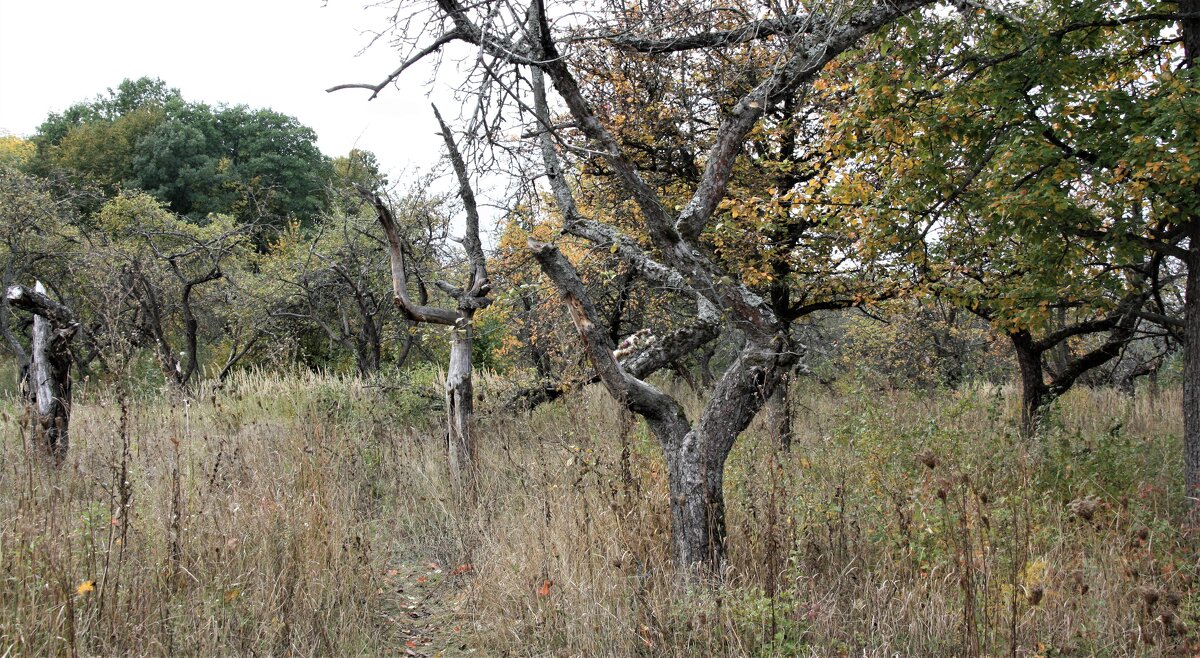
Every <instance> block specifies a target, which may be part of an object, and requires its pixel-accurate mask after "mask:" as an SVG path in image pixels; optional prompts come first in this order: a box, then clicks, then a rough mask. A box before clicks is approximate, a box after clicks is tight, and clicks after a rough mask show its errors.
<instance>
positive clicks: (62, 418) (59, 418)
mask: <svg viewBox="0 0 1200 658" xmlns="http://www.w3.org/2000/svg"><path fill="white" fill-rule="evenodd" d="M7 296H8V302H9V304H11V305H13V306H15V307H17V308H22V309H25V310H27V311H30V312H32V313H33V314H34V316H33V336H32V340H31V342H30V349H29V368H28V370H26V379H25V382H24V383H23V384H24V388H25V392H26V395H27V399H28V401H29V404H30V408H31V409H32V411H33V414H32V423H31V426H32V432H31V434H32V435H31V437H30V439H31V441H32V442H33V445H34V446H35V447H37V448H38V449H40V450H43V451H45V452H46V453H47V454H48V455H49V456H50V457H51V458H53V459H54V461H55V462H57V463H61V462H62V461H63V460H64V459H65V458H66V456H67V448H68V446H69V445H70V433H69V430H70V424H71V350H70V342H71V338H73V337H74V336H75V333H76V331H78V329H79V324H78V323H77V322H76V321H75V317H74V314H73V313H71V311H70V310H69V309H68V308H67V307H66V306H63V305H62V304H59V303H58V302H55V301H54V300H52V299H50V298H49V297H47V296H46V289H45V288H44V287H43V286H42V284H41V282H40V281H39V282H38V283H37V285H35V286H34V289H33V290H32V291H30V290H27V289H25V288H23V287H21V286H12V287H10V288H9V289H8V291H7Z"/></svg>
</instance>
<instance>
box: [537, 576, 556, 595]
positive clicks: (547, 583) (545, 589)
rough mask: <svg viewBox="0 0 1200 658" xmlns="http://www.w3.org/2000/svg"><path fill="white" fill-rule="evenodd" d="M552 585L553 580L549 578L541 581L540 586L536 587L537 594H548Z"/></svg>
mask: <svg viewBox="0 0 1200 658" xmlns="http://www.w3.org/2000/svg"><path fill="white" fill-rule="evenodd" d="M552 585H554V581H553V580H550V579H549V578H547V579H545V580H543V581H542V586H541V587H539V588H538V590H537V595H538V596H550V587H551V586H552Z"/></svg>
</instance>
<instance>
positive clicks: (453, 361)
mask: <svg viewBox="0 0 1200 658" xmlns="http://www.w3.org/2000/svg"><path fill="white" fill-rule="evenodd" d="M451 334H452V336H453V338H452V342H451V344H450V366H449V367H448V368H447V370H446V421H447V422H446V452H447V455H448V457H449V460H448V461H449V463H450V481H451V482H454V483H465V482H467V481H468V480H469V479H470V478H471V477H472V470H471V469H472V464H473V463H474V462H475V442H474V441H473V440H472V436H471V412H472V410H473V403H472V400H473V399H474V398H473V397H472V395H473V394H472V382H471V341H472V335H471V334H472V328H471V315H470V314H469V313H465V312H464V313H463V314H462V320H461V321H460V323H459V324H458V325H457V326H455V327H454V329H453V330H452V331H451ZM467 489H468V488H467V487H463V490H467Z"/></svg>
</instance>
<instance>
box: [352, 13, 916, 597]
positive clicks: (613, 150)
mask: <svg viewBox="0 0 1200 658" xmlns="http://www.w3.org/2000/svg"><path fill="white" fill-rule="evenodd" d="M931 2H932V0H891V1H880V2H864V3H857V4H855V3H844V4H843V3H835V4H834V5H833V6H831V7H828V8H826V9H825V10H823V11H816V10H814V11H812V12H808V11H805V10H790V11H785V10H781V9H778V8H777V9H776V14H777V15H776V16H774V17H772V18H767V19H760V20H744V23H743V24H742V25H740V26H737V27H733V28H729V29H716V30H714V29H712V27H711V26H712V25H713V16H714V15H715V14H718V13H721V11H722V10H721V9H720V8H717V7H708V8H707V9H706V8H705V7H707V5H705V6H704V7H701V6H700V4H701V3H698V4H697V5H695V6H691V5H687V4H686V3H684V4H679V5H677V4H672V5H671V6H670V8H669V9H671V10H676V11H674V12H672V11H670V10H668V9H662V10H661V11H659V10H656V11H652V12H645V13H644V14H640V15H639V16H638V17H637V19H636V20H631V21H626V22H624V23H621V22H618V23H616V24H609V23H608V22H606V21H605V20H603V18H602V17H591V18H592V19H593V20H592V24H599V25H601V26H602V27H601V28H599V29H593V30H592V31H591V32H590V33H588V34H582V33H581V32H579V31H574V32H568V33H567V34H556V33H555V31H554V30H553V29H552V26H551V20H550V17H549V12H548V10H547V8H546V6H545V3H544V2H543V0H533V2H532V4H531V5H530V6H529V7H528V8H527V9H521V8H517V7H513V6H512V5H509V4H507V3H504V2H483V3H475V4H472V5H464V4H462V3H460V2H458V0H437V2H436V5H435V6H432V7H429V6H427V5H422V6H423V7H428V14H427V17H428V23H427V24H426V26H425V28H426V29H425V31H424V33H425V34H428V35H430V36H432V39H433V40H432V42H429V41H426V42H425V43H424V44H422V45H420V46H419V47H418V46H417V45H416V42H412V43H413V44H414V48H413V51H412V52H411V55H410V56H409V57H408V58H407V59H406V61H405V62H404V64H403V65H402V66H401V67H400V68H399V69H397V71H395V72H394V73H393V74H392V75H391V76H389V77H388V78H387V79H386V80H385V81H384V82H383V83H381V84H375V85H345V86H342V88H345V87H365V88H368V89H371V90H373V91H374V92H375V93H378V92H379V91H380V90H381V89H383V88H384V87H385V86H386V85H387V84H388V83H389V82H391V81H392V80H394V79H395V78H396V76H398V75H400V74H401V73H402V72H403V70H404V69H405V68H407V67H408V66H410V65H411V64H412V63H414V62H416V61H419V60H420V59H421V58H423V57H426V56H428V55H430V54H433V53H436V52H440V51H441V49H442V48H444V47H445V46H447V44H450V43H452V42H465V43H468V44H470V45H471V46H472V47H474V48H475V49H477V51H478V53H479V55H478V58H477V64H476V67H475V69H474V74H473V75H474V76H475V78H473V79H474V80H477V81H480V82H486V83H487V84H486V86H481V87H478V88H477V89H476V90H475V92H476V98H477V99H478V103H477V107H478V108H482V109H479V110H477V111H476V113H475V117H476V124H477V125H478V128H479V130H481V131H483V130H494V126H495V124H496V122H497V120H496V119H495V117H497V116H499V115H498V114H497V113H495V112H493V113H492V114H489V113H488V112H487V109H486V108H487V107H489V106H494V105H495V104H496V103H497V102H498V101H497V100H496V99H505V100H509V99H511V100H509V102H511V103H514V104H516V105H517V106H518V107H520V109H521V110H522V112H524V113H526V115H528V114H529V113H532V114H534V115H535V121H536V123H535V129H534V130H533V131H532V132H531V133H529V134H531V135H533V136H535V137H536V139H537V144H538V145H539V147H540V152H541V158H542V162H543V166H544V173H545V176H546V177H547V178H548V180H549V183H550V187H551V191H552V193H553V198H554V202H555V205H556V207H557V210H558V214H559V215H560V216H561V217H562V220H563V231H564V232H565V233H567V234H570V235H572V236H575V237H578V238H583V239H585V240H587V241H590V242H592V243H594V244H596V245H597V246H602V247H605V248H608V249H609V250H611V252H612V253H614V254H617V255H619V256H620V257H621V258H622V259H623V260H624V261H625V262H626V263H628V264H629V265H630V266H631V267H633V268H634V269H636V270H637V272H638V275H639V276H640V277H642V278H643V279H644V280H646V281H649V282H653V284H654V285H657V286H660V287H661V288H662V289H663V290H664V291H671V293H670V294H672V295H673V296H675V297H677V298H678V299H681V300H686V301H687V302H688V303H690V304H691V305H692V306H693V308H694V312H693V314H692V318H691V321H690V322H687V323H685V324H683V325H682V326H681V327H680V328H678V329H677V330H676V331H674V332H673V333H672V334H671V335H669V336H664V337H661V338H660V340H658V341H656V342H655V343H654V344H652V345H651V346H649V347H648V348H646V349H644V350H643V352H642V354H640V355H638V356H637V357H633V359H634V361H635V362H636V361H640V360H642V359H656V358H664V357H667V358H666V361H667V362H668V363H671V362H675V361H678V360H679V358H680V357H681V356H683V355H686V354H688V353H690V352H692V351H693V350H695V349H697V348H698V347H700V346H702V345H704V344H705V343H707V342H709V341H711V340H712V339H713V338H714V337H715V336H717V335H718V334H719V333H720V332H721V331H722V329H723V328H725V327H730V326H731V327H732V328H734V329H736V330H737V331H738V332H739V333H740V334H741V335H743V336H744V337H745V341H744V345H743V347H742V349H741V352H740V353H739V354H738V356H737V358H736V359H735V360H734V362H733V363H732V364H731V365H730V366H729V367H728V368H727V369H726V371H725V372H724V374H723V375H722V376H721V378H720V380H719V381H718V382H717V383H716V386H715V388H714V390H713V393H712V396H711V398H710V399H709V401H708V403H707V405H706V406H705V409H704V411H703V413H702V414H701V416H700V418H699V419H697V420H695V421H692V420H690V419H688V418H687V416H686V414H685V413H684V410H683V407H682V406H681V405H680V403H679V402H678V401H677V400H675V399H674V398H672V397H671V396H670V395H668V394H666V393H664V392H663V391H661V390H659V389H658V388H656V387H655V386H653V385H652V384H650V383H648V382H647V381H645V380H643V379H641V378H639V377H638V376H637V375H636V374H635V372H636V371H635V369H634V368H633V367H632V365H631V364H630V363H628V362H623V361H621V360H619V359H618V356H617V355H614V348H615V347H616V345H614V343H613V340H612V333H611V331H610V329H611V328H610V327H608V326H607V324H606V321H605V318H603V317H602V316H601V314H600V313H599V312H598V311H597V307H596V305H595V304H594V302H593V300H592V297H591V295H590V294H589V292H588V290H587V288H586V287H585V286H584V285H583V283H582V281H581V280H580V277H579V276H578V274H577V272H576V270H575V267H574V266H573V265H572V264H571V263H570V262H569V261H568V260H567V259H566V258H565V257H564V256H563V254H562V252H561V251H560V250H559V249H558V248H557V247H555V246H554V245H553V244H545V243H540V242H536V241H531V242H530V245H529V246H530V249H531V250H532V252H533V255H534V257H535V258H536V259H537V261H538V263H539V264H540V266H541V268H542V271H543V272H544V273H545V275H546V276H547V277H548V278H549V279H550V280H551V281H553V283H554V285H555V286H556V287H557V289H558V290H559V292H560V294H561V295H562V297H563V299H564V301H565V302H566V304H567V306H568V308H569V310H570V312H571V316H572V319H573V321H574V324H575V326H576V329H577V330H578V333H579V335H580V337H581V338H582V340H583V343H584V346H585V350H586V353H587V355H588V357H589V360H590V361H591V363H592V366H593V367H594V368H595V370H596V373H597V376H598V377H599V379H600V381H601V382H602V383H603V384H604V386H605V387H606V388H607V389H608V390H609V391H610V393H611V394H612V395H613V396H614V397H615V398H617V399H618V400H620V401H621V402H622V404H624V405H625V406H626V407H627V408H628V409H630V410H631V411H633V412H635V413H637V414H640V415H641V416H642V417H644V418H645V419H646V421H647V423H648V425H649V426H650V429H651V431H652V432H653V433H654V434H655V436H656V437H657V438H658V440H659V443H660V444H661V446H662V450H663V454H664V457H665V460H666V464H667V470H668V488H669V491H670V506H671V515H672V536H673V545H674V556H675V560H676V563H677V564H678V565H679V566H680V567H681V570H682V571H683V572H684V573H691V572H694V571H695V570H697V569H699V570H701V571H716V570H719V568H720V567H721V565H722V563H723V562H724V555H725V544H724V538H725V527H724V524H725V510H724V495H723V478H724V465H725V460H726V458H727V457H728V455H729V453H730V450H731V449H732V447H733V445H734V442H735V440H736V439H737V437H738V435H739V434H740V433H741V432H742V430H744V429H745V428H746V427H747V425H748V424H749V423H750V421H751V419H752V418H753V417H754V416H755V415H756V414H757V412H758V410H759V409H760V408H761V407H762V405H763V404H764V402H765V400H766V399H767V398H769V397H770V396H771V394H772V393H773V391H774V390H775V388H776V387H777V386H778V385H779V384H780V382H781V380H782V379H783V377H784V375H785V374H786V373H788V372H790V371H791V370H792V368H793V366H794V365H795V364H796V362H797V361H798V359H799V358H800V351H801V346H800V345H799V344H797V342H796V341H795V340H794V339H793V337H792V336H791V334H790V318H789V317H787V316H785V315H782V314H780V313H778V312H777V309H776V308H775V306H774V305H773V304H772V303H771V300H770V299H769V298H767V297H764V296H763V295H762V294H760V293H759V292H756V291H755V290H753V289H752V288H751V287H749V286H748V285H746V284H744V283H742V282H741V281H740V280H739V276H738V273H737V272H736V271H733V270H732V269H730V268H729V267H728V266H725V265H723V264H722V263H721V262H720V260H719V259H717V258H715V257H714V256H713V254H712V252H711V251H710V250H709V249H708V248H707V247H706V246H705V244H704V243H703V241H702V240H701V234H702V233H703V232H704V230H705V229H706V228H707V227H708V226H709V225H710V223H711V222H712V221H713V218H714V216H715V215H716V214H717V211H718V208H719V205H720V203H721V201H722V200H723V199H724V198H725V195H726V190H727V186H728V183H729V181H730V177H731V175H732V172H733V167H734V164H735V161H736V160H737V158H738V156H739V154H741V153H742V152H743V150H744V148H745V144H746V142H747V138H748V136H749V135H750V132H751V130H753V129H754V127H755V126H756V125H757V124H758V123H759V121H760V119H761V118H762V117H763V116H764V113H765V112H766V111H767V110H768V109H769V108H772V107H774V106H775V105H777V104H778V103H780V102H782V101H783V100H785V99H787V98H789V97H791V96H793V95H794V93H795V92H796V90H797V89H798V88H800V87H802V86H803V85H805V84H806V83H808V82H809V81H811V80H812V79H813V78H815V77H816V76H817V75H818V74H819V72H820V71H821V70H822V68H823V67H824V66H825V65H826V64H827V63H828V62H830V61H831V60H833V59H834V58H836V57H838V56H839V55H840V54H841V53H842V52H844V51H846V50H847V49H849V48H851V47H853V45H854V44H855V43H857V41H858V40H859V39H860V38H861V37H863V36H865V35H868V34H871V33H872V32H874V31H876V30H878V29H879V28H881V27H882V26H884V25H887V24H888V23H890V22H892V21H894V20H895V19H896V18H898V17H900V16H902V15H903V14H905V13H906V12H909V11H911V10H913V9H916V8H918V7H921V6H923V5H927V4H931ZM729 15H730V16H736V15H737V12H736V11H730V12H729ZM743 16H744V14H743ZM726 17H727V18H729V16H726ZM656 18H658V19H661V21H659V22H656V21H655V19H656ZM571 20H572V19H570V18H568V19H566V21H567V22H568V23H569V22H571ZM730 20H732V19H730ZM414 34H415V32H414ZM574 37H581V38H586V39H589V40H594V41H601V42H603V43H606V44H607V45H608V46H609V47H611V48H613V49H618V50H625V51H632V52H639V53H648V54H667V53H688V52H698V53H703V52H714V53H717V52H719V51H721V50H722V49H726V48H731V47H740V46H742V45H743V44H749V43H752V42H763V43H765V42H767V40H770V42H771V43H772V44H774V46H773V47H772V48H771V50H770V52H772V53H773V55H772V58H773V59H772V61H771V62H770V63H769V64H767V65H764V66H746V67H745V70H739V71H737V74H736V75H735V76H734V77H736V78H738V79H739V80H744V79H745V78H747V77H748V78H751V83H750V84H749V85H747V86H748V87H749V90H748V91H746V92H744V93H741V92H739V95H740V98H738V99H737V100H736V102H734V103H733V104H732V105H731V106H730V107H728V108H727V109H725V110H724V111H723V112H721V113H720V114H721V116H720V117H719V119H718V120H719V125H718V127H717V129H716V131H715V134H713V135H712V137H711V139H710V140H709V141H708V146H707V154H706V157H705V158H704V161H703V167H702V171H701V173H700V176H699V178H698V180H697V181H696V182H695V183H694V184H691V185H690V187H691V189H692V193H691V196H690V199H688V200H687V202H686V203H684V204H682V205H681V206H679V207H678V208H677V209H675V210H671V207H672V206H671V205H668V203H667V202H666V201H665V200H664V197H663V196H662V195H661V193H660V192H659V190H657V189H655V187H654V186H652V185H651V184H649V183H648V182H647V180H646V179H645V178H644V177H643V175H642V173H641V172H640V171H639V169H638V167H637V166H636V165H635V164H634V159H633V158H632V157H631V156H630V155H629V154H628V152H627V151H626V149H625V148H624V147H623V145H622V143H621V141H620V140H619V139H618V138H616V137H615V136H614V134H613V133H612V132H611V131H610V129H609V128H608V127H606V125H605V123H604V121H603V120H602V118H601V116H600V114H599V113H598V112H597V110H596V107H595V106H594V105H593V103H592V102H591V101H589V99H588V98H587V97H586V96H585V93H584V92H583V90H582V86H581V84H580V82H579V80H578V79H577V78H576V76H575V74H574V72H573V70H572V68H571V52H570V51H569V50H565V49H564V48H570V47H571V45H572V43H574ZM714 59H717V60H718V61H720V58H719V57H715V58H714ZM725 62H726V65H728V60H725ZM523 71H528V72H529V76H528V82H524V80H525V78H524V77H522V76H521V74H520V72H523ZM545 79H548V80H549V84H550V86H552V87H553V89H554V90H555V91H556V92H557V95H558V97H559V98H560V99H561V101H562V102H563V104H564V105H565V106H566V109H567V112H568V113H569V115H570V119H569V121H568V122H566V123H567V125H563V124H559V123H556V122H555V121H553V119H552V116H551V113H550V103H549V101H548V99H547V93H546V86H547V85H546V83H545V82H544V80H545ZM522 85H527V86H524V87H523V86H522ZM530 87H531V88H532V93H533V101H532V107H530V103H529V102H528V101H527V100H526V98H525V97H524V96H523V94H522V92H521V91H520V90H521V89H523V88H530ZM571 130H574V131H577V132H578V133H579V134H581V135H582V137H583V138H584V140H585V143H582V144H573V143H571V142H570V141H569V136H568V133H569V131H571ZM561 152H566V153H570V154H574V155H579V156H581V157H583V158H584V159H585V160H587V161H594V162H602V163H603V165H604V167H605V169H606V171H607V172H609V173H610V174H611V175H612V176H613V177H614V179H615V180H616V181H617V183H618V184H619V185H620V188H621V189H622V190H623V191H624V193H625V195H626V197H627V198H628V199H632V201H633V203H634V204H635V205H636V207H637V210H638V213H639V216H640V217H639V218H640V221H641V227H640V228H641V229H642V230H644V233H645V235H646V236H647V237H648V242H649V248H647V247H645V246H644V243H643V242H641V241H639V240H638V239H637V238H636V236H634V235H631V234H629V233H627V232H626V231H624V230H622V229H621V228H619V227H616V226H613V225H609V224H605V223H602V222H599V221H595V220H593V219H590V218H588V217H585V216H584V214H583V213H582V212H581V211H580V210H579V206H578V204H577V203H576V201H575V198H574V192H573V190H572V186H571V184H570V183H569V182H568V180H567V177H566V176H567V170H566V168H565V167H564V166H563V164H562V162H561V160H560V157H561V155H560V153H561Z"/></svg>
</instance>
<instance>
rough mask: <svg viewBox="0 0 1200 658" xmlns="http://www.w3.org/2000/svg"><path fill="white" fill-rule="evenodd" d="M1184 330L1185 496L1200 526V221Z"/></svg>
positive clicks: (1194, 230)
mask: <svg viewBox="0 0 1200 658" xmlns="http://www.w3.org/2000/svg"><path fill="white" fill-rule="evenodd" d="M1188 234H1189V236H1188V237H1189V241H1190V244H1189V245H1188V250H1187V263H1186V265H1187V287H1186V291H1187V292H1186V294H1187V297H1186V298H1185V301H1184V328H1183V332H1184V333H1183V338H1184V341H1183V447H1184V495H1185V496H1186V497H1187V500H1188V503H1189V514H1188V518H1189V522H1190V524H1191V525H1193V526H1200V218H1195V217H1193V218H1191V223H1190V225H1189V226H1188Z"/></svg>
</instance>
